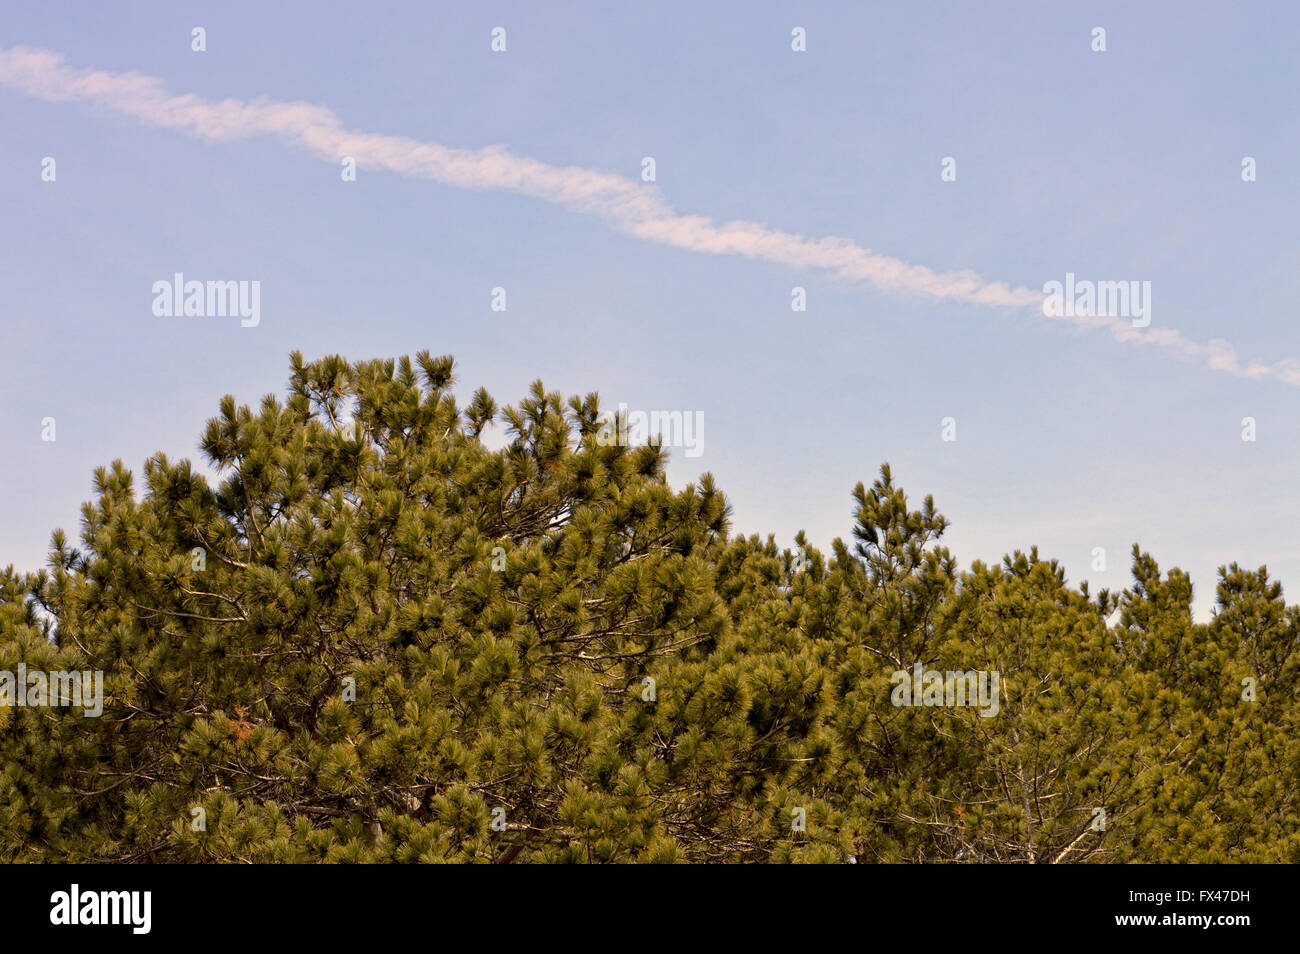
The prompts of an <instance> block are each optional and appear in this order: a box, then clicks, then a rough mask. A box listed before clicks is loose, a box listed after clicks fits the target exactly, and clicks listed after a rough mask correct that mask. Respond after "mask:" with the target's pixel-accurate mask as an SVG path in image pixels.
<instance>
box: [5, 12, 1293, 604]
mask: <svg viewBox="0 0 1300 954" xmlns="http://www.w3.org/2000/svg"><path fill="white" fill-rule="evenodd" d="M997 6H998V9H997V10H996V11H989V10H984V9H971V8H969V7H968V6H967V5H962V4H957V3H946V4H909V5H907V6H906V7H905V8H903V9H900V10H890V9H875V8H871V7H867V6H864V5H860V4H847V3H846V4H817V5H811V4H754V5H748V4H747V5H746V6H745V8H744V10H745V12H744V14H743V15H741V14H740V13H739V12H738V9H739V8H736V7H734V6H732V5H724V4H716V5H707V6H706V7H705V8H704V9H700V6H699V5H694V4H673V3H669V4H662V5H656V6H655V7H653V8H642V7H636V8H629V9H627V10H625V11H611V10H605V9H603V8H601V7H600V6H597V5H595V4H553V5H546V7H545V8H544V9H542V8H539V7H536V6H535V5H526V4H517V5H515V4H483V5H478V4H475V5H470V4H464V5H451V4H448V5H440V6H438V7H437V8H436V9H432V10H431V9H428V8H427V7H426V6H425V5H417V4H391V5H381V6H378V7H374V8H365V9H359V8H355V7H351V6H343V5H339V6H338V8H337V9H336V10H329V9H327V8H322V6H321V5H318V4H280V5H276V6H274V8H270V7H266V6H265V5H262V4H251V3H229V4H223V5H221V7H220V8H219V9H212V10H209V9H205V8H204V7H203V6H201V5H193V6H186V5H184V4H180V5H169V4H151V3H142V4H133V5H131V6H129V7H125V8H121V9H115V10H113V9H106V8H104V7H102V6H100V5H97V4H91V3H76V4H58V3H55V4H50V5H43V6H40V7H32V8H23V9H14V10H6V11H5V13H4V14H3V17H2V18H0V122H2V123H3V128H4V129H5V131H6V133H7V135H5V136H3V137H0V208H3V209H4V212H5V214H4V217H3V222H4V225H3V227H0V276H2V277H3V283H2V284H0V289H2V291H0V295H2V296H3V298H2V300H0V303H2V304H3V311H2V312H0V314H3V323H4V324H3V327H4V330H5V347H4V348H3V349H2V350H0V373H2V374H3V379H4V381H5V388H4V398H5V400H4V409H3V412H0V440H3V441H4V446H5V447H6V448H8V449H9V453H8V454H7V455H5V460H4V462H3V464H0V565H3V564H6V563H10V562H12V563H14V564H15V565H17V566H18V567H19V568H20V569H35V568H36V567H38V566H39V565H41V564H42V563H43V559H44V553H45V551H46V548H47V544H48V539H49V533H50V530H51V529H52V528H53V527H56V526H62V527H64V528H66V529H67V530H68V531H69V532H70V533H73V534H75V533H76V532H77V528H78V519H79V518H78V507H79V504H80V503H81V501H83V500H86V499H89V498H90V496H91V471H92V469H93V468H94V467H95V466H97V465H100V464H105V463H108V462H109V461H111V460H113V459H115V458H122V459H123V460H124V461H125V462H126V464H127V465H128V466H129V467H131V468H132V469H133V470H135V471H136V472H137V473H139V470H140V466H141V464H142V463H143V461H144V460H145V459H146V458H147V457H148V456H150V455H151V454H152V453H154V452H156V451H159V450H161V451H165V452H166V453H168V454H169V455H170V456H172V457H173V458H176V457H182V456H189V457H191V458H196V457H197V450H196V443H197V438H198V434H199V432H200V430H201V428H202V425H203V423H204V421H205V420H206V419H207V418H208V417H210V416H212V415H213V414H215V413H216V408H217V402H218V400H219V398H220V397H221V395H223V394H226V393H233V394H234V395H235V396H236V398H237V399H238V400H239V401H241V402H244V403H255V402H256V401H257V400H258V399H259V398H260V397H261V395H263V394H265V393H268V392H276V393H281V392H282V391H283V387H284V382H285V380H286V379H287V376H288V369H287V355H288V353H289V351H291V350H293V349H295V348H298V349H301V350H302V351H303V352H304V353H305V354H306V355H307V356H309V357H316V356H319V355H321V354H326V353H333V352H340V353H343V354H345V355H347V356H349V357H350V358H354V359H355V358H367V357H379V356H393V355H399V354H406V353H413V352H415V351H417V350H419V349H422V348H428V349H430V350H432V351H433V352H434V353H450V354H453V355H455V357H456V359H457V363H458V372H459V379H460V385H459V388H458V392H459V394H461V395H462V396H463V397H468V395H469V393H470V392H471V391H472V390H473V388H474V387H476V386H478V385H484V386H486V387H487V389H488V390H489V391H490V392H491V393H492V394H493V395H494V396H495V397H496V398H497V399H498V400H499V401H502V402H513V401H515V400H516V399H518V398H519V397H520V396H522V395H523V394H524V393H525V391H526V388H527V386H528V384H529V383H530V382H531V381H532V380H533V379H535V378H539V377H540V378H541V379H542V380H543V381H544V382H545V384H546V385H547V386H548V387H549V388H552V389H559V390H562V391H563V392H565V393H566V394H569V393H586V392H587V391H591V390H597V391H599V392H600V394H601V396H602V399H603V401H604V403H605V404H606V405H608V406H613V405H616V404H618V403H620V402H623V403H626V404H628V405H629V406H630V407H632V408H645V409H660V408H662V409H680V410H684V411H688V412H696V413H699V414H701V415H702V416H703V419H704V421H705V429H704V443H703V454H702V455H701V456H699V457H693V458H687V457H685V455H684V454H683V453H682V451H681V450H677V451H676V452H674V454H673V461H672V463H671V465H670V468H669V477H670V480H671V481H672V482H673V483H674V484H676V485H681V484H683V483H685V482H686V481H689V480H692V479H694V478H695V477H696V476H697V475H698V474H699V473H701V472H704V471H709V472H712V473H713V474H714V475H715V476H716V477H717V478H718V480H719V483H720V485H721V486H722V488H723V489H724V490H725V491H726V492H727V494H728V496H729V498H730V500H731V501H732V504H733V507H734V510H735V514H734V528H735V529H736V530H737V531H739V532H744V533H750V532H761V533H763V534H766V533H768V532H773V533H775V534H776V536H777V540H778V542H780V543H781V544H782V545H786V546H788V545H790V544H791V542H792V538H793V536H794V534H795V532H796V531H798V530H799V529H805V530H806V531H807V532H808V534H809V536H810V538H811V539H812V541H813V542H814V543H815V544H816V545H818V546H822V547H825V546H827V545H828V544H829V542H830V540H831V539H832V538H833V537H835V536H844V537H847V536H848V534H849V531H850V527H851V524H852V513H851V498H850V495H849V491H850V490H851V489H852V487H853V485H854V483H856V482H857V481H858V480H864V481H866V482H868V483H869V482H870V480H871V479H872V478H873V477H874V475H875V473H876V471H877V470H878V467H879V465H880V463H881V462H882V461H888V462H889V463H890V464H891V465H892V467H893V470H894V474H895V477H896V479H897V480H898V481H899V482H900V483H901V484H902V485H903V486H904V487H905V488H907V490H908V491H909V493H911V494H912V495H913V496H915V497H918V498H919V497H921V496H924V495H925V494H933V495H934V498H935V501H936V504H937V505H938V507H939V509H940V510H941V511H942V512H943V513H944V514H945V515H946V516H947V517H948V518H949V520H950V521H951V529H950V530H949V532H948V534H947V535H946V536H945V542H946V543H947V545H948V546H949V547H951V548H952V549H953V551H954V553H955V554H956V555H957V557H958V558H959V559H960V560H961V561H962V563H963V564H969V563H970V562H971V561H972V560H975V559H982V560H985V561H996V560H999V559H1000V558H1001V556H1002V555H1003V554H1004V553H1007V552H1009V551H1011V550H1014V549H1028V548H1029V547H1030V546H1031V545H1037V546H1038V547H1039V549H1040V552H1041V553H1042V554H1043V555H1046V556H1051V557H1055V558H1058V559H1060V560H1061V562H1062V563H1063V564H1064V565H1065V567H1066V569H1067V572H1068V575H1069V578H1070V580H1071V581H1072V582H1074V583H1077V582H1079V581H1080V580H1082V579H1087V580H1089V581H1090V582H1091V583H1092V585H1093V586H1094V587H1103V586H1104V587H1111V588H1118V587H1121V586H1124V585H1126V584H1127V583H1128V581H1129V572H1128V570H1129V557H1128V549H1129V547H1130V546H1131V544H1132V543H1134V542H1138V543H1140V544H1141V545H1142V547H1143V548H1144V549H1146V550H1149V551H1150V552H1152V553H1153V555H1154V556H1155V557H1156V559H1157V560H1158V561H1160V563H1161V566H1162V568H1163V569H1168V568H1169V567H1171V566H1175V565H1177V566H1181V567H1183V568H1184V569H1185V570H1187V571H1188V572H1189V573H1190V574H1191V576H1192V580H1193V582H1194V584H1195V586H1196V608H1197V615H1198V617H1200V618H1205V616H1206V615H1207V614H1208V612H1209V608H1210V606H1211V605H1212V602H1213V590H1214V583H1215V570H1216V568H1217V567H1218V566H1219V565H1221V564H1226V563H1229V562H1232V561H1237V562H1239V563H1241V564H1243V565H1245V566H1248V567H1252V568H1253V567H1256V566H1259V565H1261V564H1267V565H1268V566H1269V568H1270V570H1271V571H1272V572H1273V574H1274V575H1275V576H1278V577H1280V579H1281V580H1282V582H1283V583H1284V584H1292V583H1294V582H1296V581H1300V547H1298V546H1297V544H1296V524H1297V507H1296V505H1295V503H1294V497H1295V495H1294V493H1293V491H1292V488H1293V487H1294V486H1295V483H1296V481H1295V476H1294V475H1295V473H1296V470H1297V466H1296V465H1297V453H1296V448H1297V446H1300V410H1298V409H1297V402H1298V399H1300V374H1297V372H1296V367H1297V366H1296V365H1293V364H1292V363H1291V362H1292V361H1294V359H1295V358H1297V357H1300V329H1297V325H1296V321H1295V320H1294V317H1295V314H1296V302H1297V300H1298V299H1300V245H1298V243H1297V225H1296V223H1297V222H1300V119H1298V118H1297V113H1296V111H1295V110H1294V108H1293V103H1292V100H1293V99H1294V92H1293V91H1294V90H1295V89H1296V88H1300V82H1297V81H1298V80H1300V66H1298V65H1297V61H1296V58H1295V56H1294V48H1295V44H1296V40H1297V33H1298V32H1300V31H1298V30H1297V28H1298V27H1300V12H1297V11H1295V10H1293V9H1290V8H1288V6H1287V5H1284V4H1280V3H1278V4H1243V5H1240V6H1236V7H1233V8H1232V9H1231V10H1225V9H1224V8H1221V7H1218V6H1217V5H1210V4H1190V5H1189V4H1172V3H1170V4H1149V5H1148V4H1144V5H1142V7H1141V9H1130V7H1129V5H1126V4H1088V5H1086V6H1085V5H1082V4H1080V5H1051V6H1050V7H1047V8H1045V7H1046V6H1047V5H1041V4H1032V3H1024V4H1010V3H1009V4H999V5H997ZM196 26H202V27H203V28H204V29H205V30H206V43H207V49H206V50H205V51H203V52H195V51H193V50H192V49H191V30H192V28H193V27H196ZM498 26H500V27H504V28H505V30H506V39H507V43H506V45H507V49H506V51H505V52H493V51H492V49H491V46H490V44H491V31H492V29H493V28H494V27H498ZM1097 26H1101V27H1104V28H1105V29H1106V41H1107V49H1106V51H1105V52H1094V51H1093V50H1092V48H1091V47H1092V43H1093V41H1092V30H1093V28H1094V27H1097ZM794 27H803V28H805V29H806V31H807V50H806V52H795V51H793V50H792V49H791V30H792V29H793V28H794ZM90 71H98V72H96V73H92V72H90ZM131 74H135V75H134V76H133V75H131ZM144 77H148V78H151V79H144ZM174 97H184V98H183V99H179V100H178V99H175V98H174ZM342 155H354V156H355V157H356V158H357V160H358V167H359V171H358V175H357V179H356V181H355V182H344V181H342V179H341V176H340V163H339V158H340V157H341V156H342ZM646 156H651V157H654V159H655V164H656V175H657V179H656V181H655V182H654V183H652V184H651V183H645V182H643V181H642V180H641V172H642V159H643V157H646ZM1247 156H1249V157H1253V158H1254V159H1255V161H1256V164H1257V179H1256V181H1253V182H1244V181H1243V180H1242V175H1241V167H1242V159H1243V157H1247ZM44 157H53V158H54V159H55V160H56V162H57V178H56V180H55V181H54V182H46V181H42V177H41V171H42V159H43V158H44ZM944 157H953V158H955V160H956V169H957V177H956V180H955V181H943V180H942V179H941V176H940V172H941V161H942V160H943V158H944ZM737 223H743V224H737ZM831 240H833V241H831ZM176 272H183V273H184V274H185V275H186V277H187V278H192V279H198V280H257V281H259V282H260V283H261V321H260V323H259V324H258V326H257V327H255V328H244V327H241V326H240V322H239V320H238V319H237V318H188V319H186V318H160V317H157V316H156V315H155V314H154V313H153V311H152V309H151V304H152V302H153V298H154V294H153V291H152V287H153V284H154V283H155V282H156V281H159V280H166V281H170V280H171V278H172V276H173V275H174V273H176ZM1067 272H1072V273H1074V274H1076V275H1077V276H1079V277H1080V278H1081V279H1091V280H1108V281H1116V280H1137V281H1149V282H1150V283H1151V288H1152V299H1151V324H1150V325H1149V326H1148V327H1146V328H1142V329H1136V328H1134V327H1133V326H1132V324H1131V323H1130V322H1128V321H1123V320H1120V321H1112V322H1105V323H1103V326H1101V327H1089V326H1088V324H1089V323H1086V322H1084V323H1080V322H1072V321H1062V320H1056V319H1052V318H1048V317H1045V316H1044V315H1043V313H1042V310H1041V308H1040V307H1039V306H1038V304H1037V300H1038V299H1039V298H1041V293H1042V289H1043V286H1044V283H1045V282H1048V281H1052V280H1056V281H1061V280H1063V279H1064V277H1065V275H1066V273H1067ZM795 286H800V287H802V288H804V289H806V292H807V310H806V311H803V312H794V311H792V310H791V289H792V288H793V287H795ZM496 287H504V288H505V289H506V292H507V301H508V305H507V309H506V310H505V311H504V312H498V311H493V310H492V308H491V295H492V290H493V288H496ZM1092 324H1098V323H1097V322H1093V323H1092ZM1218 340H1224V341H1228V342H1231V347H1232V349H1233V351H1232V353H1231V356H1230V355H1229V352H1228V351H1227V350H1226V346H1224V345H1211V342H1214V341H1218ZM46 417H54V418H55V419H56V421H57V440H56V441H54V442H48V441H43V440H42V423H41V422H42V420H43V419H44V418H46ZM948 417H951V418H954V419H955V420H956V436H957V439H956V440H955V441H944V440H942V439H941V434H942V423H941V422H942V421H943V419H944V418H948ZM1246 417H1251V418H1254V420H1255V427H1256V435H1257V438H1256V440H1254V441H1243V440H1242V419H1243V418H1246ZM1095 547H1104V548H1105V551H1106V563H1107V566H1106V569H1105V571H1096V570H1094V569H1093V568H1092V563H1093V558H1094V557H1093V550H1094V548H1095ZM1288 597H1290V598H1292V599H1294V595H1293V593H1292V591H1291V589H1290V587H1288Z"/></svg>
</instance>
